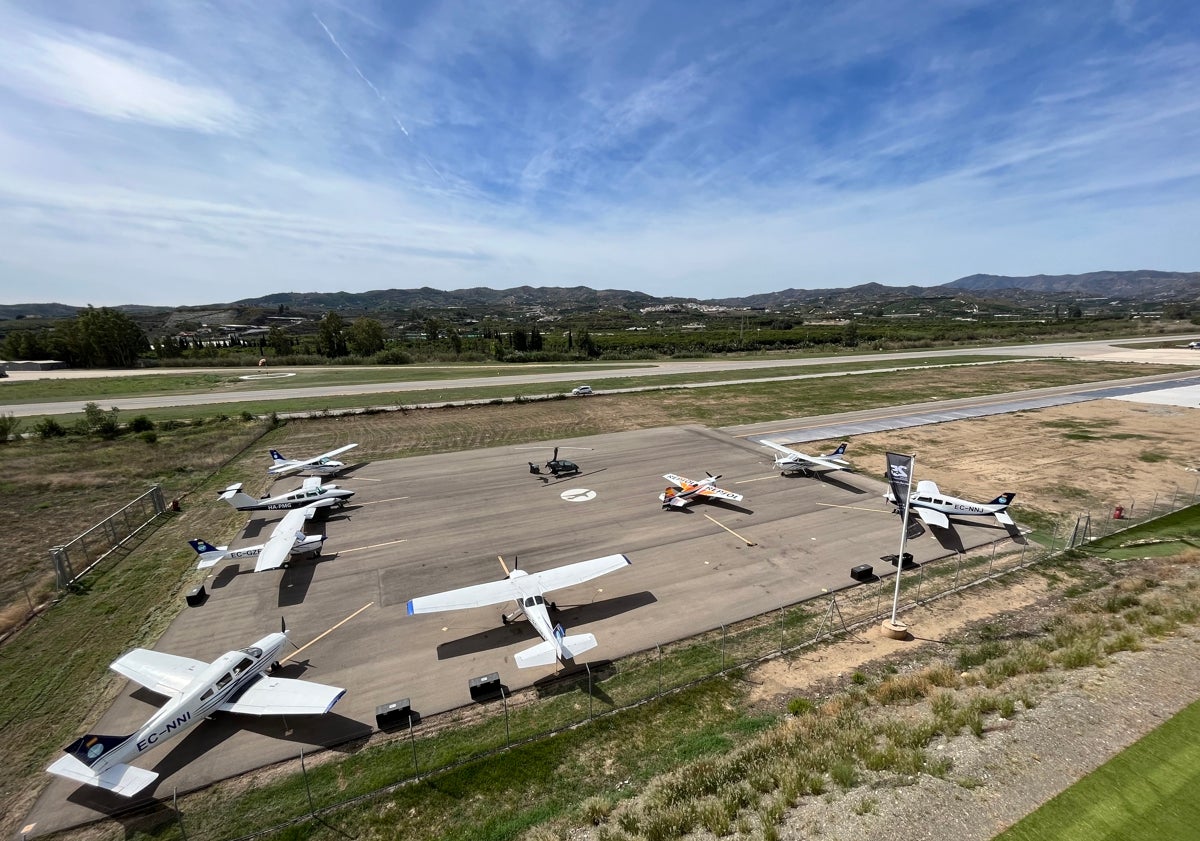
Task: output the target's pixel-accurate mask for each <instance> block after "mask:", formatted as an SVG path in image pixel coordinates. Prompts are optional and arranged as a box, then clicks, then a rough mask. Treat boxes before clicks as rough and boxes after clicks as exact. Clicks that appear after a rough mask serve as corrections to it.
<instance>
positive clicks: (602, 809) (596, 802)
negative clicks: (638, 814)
mask: <svg viewBox="0 0 1200 841" xmlns="http://www.w3.org/2000/svg"><path fill="white" fill-rule="evenodd" d="M612 811H613V802H612V801H611V800H609V799H608V798H607V797H602V796H600V795H595V796H593V797H589V798H587V799H586V800H584V801H583V818H584V820H586V821H587V822H588V823H590V824H592V825H593V826H599V825H600V824H602V823H604V822H605V821H607V820H608V817H609V815H611V814H612Z"/></svg>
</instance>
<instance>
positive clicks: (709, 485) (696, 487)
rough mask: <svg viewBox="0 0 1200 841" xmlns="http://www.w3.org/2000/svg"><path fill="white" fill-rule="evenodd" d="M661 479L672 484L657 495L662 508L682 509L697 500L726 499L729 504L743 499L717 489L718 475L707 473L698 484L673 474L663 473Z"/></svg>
mask: <svg viewBox="0 0 1200 841" xmlns="http://www.w3.org/2000/svg"><path fill="white" fill-rule="evenodd" d="M705 472H707V471H705ZM663 478H664V479H666V480H667V481H668V482H671V483H672V487H669V488H667V489H666V490H665V491H663V492H662V493H661V494H659V495H658V498H659V499H661V500H662V507H663V508H682V507H683V506H685V505H687V504H688V503H691V502H695V501H696V500H697V499H726V500H729V501H730V502H741V501H742V499H743V497H742V495H741V494H735V493H734V492H733V491H727V490H723V489H722V488H718V487H717V480H718V479H720V478H721V474H719V473H718V474H717V475H716V476H714V475H712V474H711V473H709V474H708V478H707V479H701V480H700V481H699V482H693V481H692V480H691V479H686V478H684V477H683V476H676V475H675V474H674V473H664V474H663Z"/></svg>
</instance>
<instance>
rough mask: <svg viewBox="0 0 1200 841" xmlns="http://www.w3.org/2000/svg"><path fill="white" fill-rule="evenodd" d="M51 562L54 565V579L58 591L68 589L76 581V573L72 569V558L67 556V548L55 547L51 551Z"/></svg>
mask: <svg viewBox="0 0 1200 841" xmlns="http://www.w3.org/2000/svg"><path fill="white" fill-rule="evenodd" d="M50 562H51V563H52V564H54V578H55V581H56V584H57V586H58V589H59V590H65V589H67V587H69V586H71V582H72V581H74V580H75V571H74V570H73V569H71V558H70V556H69V555H67V547H66V546H55V547H54V548H53V549H51V550H50Z"/></svg>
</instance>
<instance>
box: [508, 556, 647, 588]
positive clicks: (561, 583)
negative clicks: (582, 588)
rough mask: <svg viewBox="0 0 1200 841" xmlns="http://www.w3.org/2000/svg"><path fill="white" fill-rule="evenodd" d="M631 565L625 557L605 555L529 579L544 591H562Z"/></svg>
mask: <svg viewBox="0 0 1200 841" xmlns="http://www.w3.org/2000/svg"><path fill="white" fill-rule="evenodd" d="M629 564H630V560H629V558H627V557H625V556H624V555H605V556H604V557H603V558H596V559H595V560H591V561H580V562H579V563H577V564H567V565H566V566H561V567H556V568H555V569H547V570H544V571H542V572H531V573H529V577H530V578H533V579H536V580H537V583H538V585H539V586H540V587H541V588H542V591H543V592H545V591H547V590H560V589H562V588H563V587H571V586H573V585H575V584H582V583H583V582H585V581H591V580H592V579H593V578H599V577H600V576H601V575H607V574H608V573H610V572H616V571H617V570H619V569H621V568H622V567H627V566H629Z"/></svg>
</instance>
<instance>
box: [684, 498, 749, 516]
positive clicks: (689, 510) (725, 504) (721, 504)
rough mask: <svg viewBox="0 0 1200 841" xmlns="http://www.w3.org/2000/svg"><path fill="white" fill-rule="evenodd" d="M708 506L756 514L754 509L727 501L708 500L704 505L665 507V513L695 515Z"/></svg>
mask: <svg viewBox="0 0 1200 841" xmlns="http://www.w3.org/2000/svg"><path fill="white" fill-rule="evenodd" d="M706 505H707V506H708V507H710V508H721V509H724V510H726V511H736V512H737V513H739V514H753V513H754V510H753V509H751V508H745V507H743V506H741V505H738V504H737V503H734V502H730V501H729V500H727V499H706V500H704V503H703V504H702V505H684V506H682V507H676V506H674V505H664V506H663V510H664V511H682V512H683V513H684V514H695V513H696V512H698V511H703V510H704V506H706Z"/></svg>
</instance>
